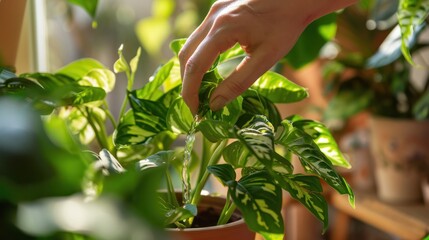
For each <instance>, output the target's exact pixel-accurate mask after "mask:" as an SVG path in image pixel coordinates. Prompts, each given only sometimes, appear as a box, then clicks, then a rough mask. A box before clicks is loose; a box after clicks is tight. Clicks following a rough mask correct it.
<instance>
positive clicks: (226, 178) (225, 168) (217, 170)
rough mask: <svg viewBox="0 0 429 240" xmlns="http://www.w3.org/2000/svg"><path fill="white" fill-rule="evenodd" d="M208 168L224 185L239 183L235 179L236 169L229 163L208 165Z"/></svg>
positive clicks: (230, 185) (229, 185)
mask: <svg viewBox="0 0 429 240" xmlns="http://www.w3.org/2000/svg"><path fill="white" fill-rule="evenodd" d="M207 170H208V171H209V172H210V173H211V174H213V176H215V177H216V178H218V179H219V180H220V182H221V183H222V184H223V185H224V186H228V187H234V185H235V184H237V183H236V181H235V177H236V174H235V171H234V169H233V168H232V166H231V165H229V164H218V165H212V166H208V167H207Z"/></svg>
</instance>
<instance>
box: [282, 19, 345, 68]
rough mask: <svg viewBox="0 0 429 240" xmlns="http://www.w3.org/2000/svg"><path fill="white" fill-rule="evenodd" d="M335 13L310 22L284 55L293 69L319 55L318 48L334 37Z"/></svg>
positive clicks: (335, 28)
mask: <svg viewBox="0 0 429 240" xmlns="http://www.w3.org/2000/svg"><path fill="white" fill-rule="evenodd" d="M336 16H337V15H336V13H331V14H328V15H325V16H324V17H321V18H319V19H317V20H316V21H314V22H312V23H311V24H310V25H308V26H307V28H306V29H305V30H304V32H303V33H302V34H301V36H300V38H299V39H298V41H297V42H296V44H295V45H294V47H293V48H292V50H291V51H290V52H289V53H288V55H287V56H286V57H285V59H286V60H287V62H288V63H289V64H290V65H291V66H292V67H293V68H295V69H298V68H301V67H303V66H305V65H306V64H308V63H310V62H311V61H313V60H314V59H315V58H317V57H318V56H319V52H320V49H321V48H322V47H323V46H324V45H325V44H326V42H328V41H329V40H331V39H333V38H334V37H335V33H336V30H337V25H336Z"/></svg>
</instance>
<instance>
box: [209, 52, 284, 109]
mask: <svg viewBox="0 0 429 240" xmlns="http://www.w3.org/2000/svg"><path fill="white" fill-rule="evenodd" d="M270 53H272V52H269V51H265V50H264V49H262V48H261V49H258V50H257V51H256V52H255V53H254V54H252V55H249V56H247V57H245V58H244V59H243V61H242V62H241V63H240V65H239V66H237V68H236V69H235V70H234V72H233V73H232V74H231V75H230V76H229V77H227V78H226V79H225V80H224V81H223V82H221V83H220V84H219V86H218V87H217V88H216V89H215V90H214V92H213V94H212V96H211V99H210V108H211V109H212V110H213V111H217V110H220V109H221V108H222V107H224V106H225V105H226V104H228V103H229V102H230V101H232V100H233V99H235V98H236V97H238V96H239V95H241V94H242V93H243V92H244V91H246V90H247V89H248V88H249V87H250V86H251V85H252V84H253V83H254V82H255V81H256V80H257V79H258V78H259V77H260V76H261V75H262V74H264V73H265V72H266V71H268V70H269V69H270V68H271V67H272V66H273V65H274V64H275V63H276V61H277V60H278V58H280V57H281V56H278V57H277V56H275V55H273V54H270Z"/></svg>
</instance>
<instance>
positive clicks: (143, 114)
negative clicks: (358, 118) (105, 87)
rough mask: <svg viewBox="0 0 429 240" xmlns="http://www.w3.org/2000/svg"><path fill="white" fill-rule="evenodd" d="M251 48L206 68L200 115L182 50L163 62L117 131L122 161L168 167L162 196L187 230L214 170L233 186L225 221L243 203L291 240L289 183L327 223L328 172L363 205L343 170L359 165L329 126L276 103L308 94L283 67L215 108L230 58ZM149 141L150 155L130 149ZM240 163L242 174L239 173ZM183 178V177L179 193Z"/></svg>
mask: <svg viewBox="0 0 429 240" xmlns="http://www.w3.org/2000/svg"><path fill="white" fill-rule="evenodd" d="M183 43H184V40H183V39H182V40H176V41H173V42H172V44H171V48H172V49H173V51H174V52H175V53H176V54H177V53H178V52H179V50H180V47H181V46H182V45H183ZM243 54H244V53H243V51H242V50H241V48H240V47H239V46H236V47H234V48H232V49H230V50H228V51H226V52H225V53H223V54H221V55H220V57H219V58H218V59H217V61H216V63H215V64H214V65H213V66H212V68H211V70H210V71H209V72H207V73H206V74H205V76H204V78H203V82H202V87H201V90H200V99H203V101H202V103H201V104H200V108H199V114H198V116H193V115H192V114H191V112H190V111H189V109H188V108H187V106H186V105H185V103H184V101H183V99H182V98H181V97H180V94H179V93H180V88H181V81H180V74H179V73H180V71H179V64H178V60H177V57H173V58H172V59H171V60H170V61H169V62H168V63H166V64H164V65H163V66H161V67H160V68H159V69H158V70H157V71H156V73H155V75H154V76H153V77H152V78H151V81H150V82H149V83H147V84H146V85H145V86H144V87H142V88H141V89H137V90H134V91H129V92H128V99H129V102H130V106H131V109H130V110H129V111H127V112H126V113H125V114H124V116H123V117H122V119H121V121H120V122H119V124H118V127H117V129H116V132H115V135H114V141H115V144H116V146H117V148H118V157H119V159H118V160H119V162H121V163H123V164H125V165H128V164H130V163H132V164H136V165H137V167H138V169H140V170H141V171H143V172H144V171H148V170H152V169H153V168H159V167H162V168H163V169H165V175H164V177H165V183H164V192H162V194H161V195H163V196H164V197H163V200H162V201H161V203H162V206H163V207H164V208H165V209H164V215H165V216H166V218H165V220H164V223H165V226H169V227H170V228H177V229H178V231H177V232H178V233H179V234H183V236H185V237H190V233H189V232H192V230H191V231H189V230H188V231H187V229H189V228H191V229H192V226H198V225H199V223H198V219H199V218H200V216H199V215H198V213H199V212H201V211H202V209H201V208H199V205H200V201H201V199H202V193H203V191H202V190H203V189H204V188H205V186H206V184H207V181H208V179H209V176H210V175H213V176H215V177H217V178H218V179H219V180H220V182H221V183H222V184H223V185H224V186H225V187H226V188H227V196H226V199H225V203H224V206H222V210H221V212H220V217H217V218H218V220H217V224H220V225H223V224H225V223H227V222H228V220H229V219H230V217H231V215H233V214H234V210H235V209H236V208H237V209H238V210H239V211H240V212H241V214H242V216H243V218H244V221H245V222H246V224H247V226H248V227H249V228H250V229H251V230H252V231H254V232H257V233H259V234H261V235H262V236H263V237H265V238H266V239H282V238H283V221H282V216H281V205H282V204H281V203H282V191H281V190H282V189H284V190H286V191H288V192H289V193H290V194H291V196H292V197H293V198H295V199H297V200H298V201H299V202H301V203H302V204H303V205H304V206H306V207H307V208H308V209H309V210H310V211H311V212H312V213H313V214H314V215H315V216H316V217H317V218H318V219H319V220H321V221H322V222H323V223H324V226H325V229H326V227H327V224H328V213H327V203H326V200H325V199H324V197H323V195H322V185H321V183H320V179H323V180H324V182H326V183H327V184H328V185H330V186H331V187H332V188H333V189H335V190H336V191H338V192H339V193H341V194H348V195H349V197H350V201H351V203H352V204H353V201H354V200H353V199H354V197H353V192H352V190H351V189H350V187H349V185H348V184H347V183H346V181H345V180H344V178H343V177H341V176H340V175H339V174H338V173H337V172H336V170H335V168H334V165H339V166H343V167H349V164H348V163H347V161H346V160H345V159H344V158H343V156H342V154H341V153H340V152H339V150H338V147H337V145H336V143H335V141H334V139H333V137H332V136H331V134H330V133H329V131H328V130H327V128H325V127H324V126H323V124H321V123H319V122H316V121H312V120H306V119H302V118H301V117H299V116H290V117H288V118H286V119H283V120H282V119H281V118H280V116H279V113H278V111H277V109H276V106H275V103H287V102H292V101H299V100H301V99H303V98H305V97H306V96H307V92H306V90H305V89H304V88H302V87H300V86H298V85H296V84H294V83H292V82H290V81H288V80H287V79H286V78H284V77H283V76H281V75H279V74H276V73H274V72H267V73H266V74H264V75H263V76H262V77H261V78H260V79H259V80H258V81H257V82H256V83H255V84H254V85H253V86H252V87H251V88H250V89H249V90H248V91H246V92H245V93H244V94H243V95H241V96H240V97H239V98H237V99H236V100H234V101H233V102H231V103H230V104H228V105H227V106H226V107H225V108H224V109H222V110H220V111H217V112H212V111H211V110H210V109H209V108H208V103H207V102H205V101H204V99H205V100H207V99H209V95H210V93H211V91H212V90H213V89H214V88H215V87H216V86H217V84H219V82H221V81H222V79H223V78H222V75H224V74H226V73H225V72H226V69H228V68H229V66H228V65H229V64H232V62H233V60H234V59H236V58H238V57H240V56H243ZM195 134H199V136H200V137H201V138H202V140H201V141H202V143H201V148H202V149H201V154H200V156H198V155H197V154H193V153H192V145H193V141H194V137H195ZM179 136H183V137H185V136H186V139H185V144H184V145H185V149H183V148H182V147H179V148H174V147H173V145H172V143H173V140H175V139H177V138H178V137H179ZM142 146H145V148H146V149H148V146H150V148H149V149H150V152H148V151H146V152H144V154H141V155H136V154H135V151H133V150H130V149H133V148H136V147H142ZM120 153H121V154H120ZM130 153H131V154H130ZM292 155H296V156H298V158H299V159H300V161H301V164H302V165H303V167H304V169H305V170H306V171H307V173H308V174H296V173H294V172H293V166H292V165H291V163H290V161H291V157H292ZM120 156H126V157H120ZM222 157H223V160H221V158H222ZM193 165H195V166H196V169H195V171H192V166H193ZM172 169H176V170H177V171H178V173H176V174H175V173H174V171H173V172H172V171H171V170H172ZM238 170H240V174H238V175H241V177H237V171H238ZM175 176H176V177H177V176H178V178H179V179H180V181H179V182H181V183H182V185H181V186H182V189H181V193H180V197H179V199H178V198H177V193H176V187H175V184H174V179H175ZM215 238H216V237H215ZM217 238H219V237H217ZM250 238H253V236H252V235H251V236H250Z"/></svg>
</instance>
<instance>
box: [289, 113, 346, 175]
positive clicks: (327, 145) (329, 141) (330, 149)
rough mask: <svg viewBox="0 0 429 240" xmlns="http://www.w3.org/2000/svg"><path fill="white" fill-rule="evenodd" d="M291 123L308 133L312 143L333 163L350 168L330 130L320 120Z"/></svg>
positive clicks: (303, 120)
mask: <svg viewBox="0 0 429 240" xmlns="http://www.w3.org/2000/svg"><path fill="white" fill-rule="evenodd" d="M292 125H293V126H294V127H296V128H298V129H301V130H302V131H304V132H305V133H307V134H308V135H310V136H311V137H312V138H313V141H314V143H316V145H317V146H318V147H319V149H320V151H322V153H323V154H325V156H326V157H327V158H328V159H329V160H330V161H331V163H332V164H333V165H335V166H341V167H345V168H351V165H350V163H349V162H348V161H347V160H346V159H345V157H344V155H343V154H342V153H341V151H340V149H339V147H338V145H337V143H336V141H335V139H334V137H333V136H332V134H331V132H330V131H329V129H328V128H327V127H326V126H325V125H323V124H322V123H321V122H317V121H313V120H308V119H302V120H298V121H293V122H292Z"/></svg>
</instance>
